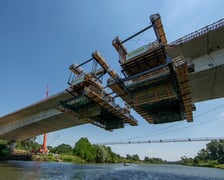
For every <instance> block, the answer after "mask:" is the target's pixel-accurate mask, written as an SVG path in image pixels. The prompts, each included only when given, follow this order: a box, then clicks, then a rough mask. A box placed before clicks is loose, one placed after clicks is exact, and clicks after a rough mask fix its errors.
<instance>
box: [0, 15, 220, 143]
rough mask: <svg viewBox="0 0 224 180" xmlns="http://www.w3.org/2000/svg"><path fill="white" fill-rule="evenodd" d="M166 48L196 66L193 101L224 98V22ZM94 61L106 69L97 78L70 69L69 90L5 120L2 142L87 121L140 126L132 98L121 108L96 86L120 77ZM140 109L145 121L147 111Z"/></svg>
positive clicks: (1, 127) (107, 126) (191, 75)
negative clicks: (106, 77) (107, 78)
mask: <svg viewBox="0 0 224 180" xmlns="http://www.w3.org/2000/svg"><path fill="white" fill-rule="evenodd" d="M166 49H167V51H168V55H169V56H171V57H172V58H175V57H177V56H180V55H183V56H184V57H185V58H189V59H190V61H189V62H190V63H191V65H193V70H192V71H191V72H190V73H189V78H190V91H191V99H192V102H199V101H205V100H209V99H215V98H221V97H224V84H223V82H222V81H223V75H224V59H223V57H224V19H222V20H220V21H218V22H216V23H214V24H212V25H209V26H207V27H205V28H202V29H200V30H198V31H196V32H193V33H191V34H189V35H187V36H185V37H183V38H180V39H178V40H177V41H175V42H172V43H170V44H167V46H166ZM92 60H94V62H95V61H97V62H98V64H99V65H100V67H101V68H100V69H96V71H95V73H94V74H91V73H90V74H87V75H82V69H80V68H79V67H80V66H79V65H74V66H71V67H70V70H71V71H72V72H73V73H74V74H76V79H74V78H73V79H72V81H71V82H70V87H69V88H68V89H66V90H65V91H62V92H60V93H58V94H56V95H53V96H51V97H49V98H48V99H45V100H42V101H40V102H37V103H35V104H33V105H31V106H28V107H25V108H23V109H21V110H18V111H16V112H13V113H10V114H7V115H5V116H3V117H0V139H7V140H13V141H21V140H25V139H28V138H31V137H35V136H37V135H40V134H43V133H46V132H52V131H56V130H60V129H64V128H68V127H72V126H79V125H82V124H86V123H91V124H93V125H96V126H98V127H101V128H104V129H106V130H113V129H116V128H123V127H124V124H129V125H131V126H136V125H137V124H138V123H137V121H136V120H135V119H134V117H133V116H132V115H131V114H130V106H129V105H130V104H131V105H132V102H129V99H128V97H127V96H124V98H123V100H124V101H125V102H126V103H127V104H129V105H127V106H125V107H120V106H119V105H117V104H115V103H114V101H113V98H115V96H111V94H110V93H107V92H106V91H105V90H104V88H105V87H102V86H101V84H100V83H96V80H97V81H99V80H100V78H101V77H102V76H103V75H104V74H105V73H108V74H109V75H110V76H111V77H112V78H115V77H116V73H115V72H114V71H112V70H111V69H110V68H109V66H108V65H107V63H106V61H105V59H104V58H103V57H102V56H101V55H100V54H99V53H98V52H95V53H93V57H92V58H91V59H90V60H87V61H86V63H88V62H90V61H92ZM127 72H128V71H127ZM77 77H78V78H77ZM93 79H94V81H92V80H93ZM122 88H123V87H122ZM124 89H125V87H124ZM202 89H203V91H202ZM127 92H128V91H127ZM112 94H113V92H112ZM117 94H118V95H119V92H117ZM128 102H129V103H128ZM136 109H137V108H136ZM138 110H139V109H137V112H140V113H142V114H143V117H144V113H145V112H142V110H139V111H138ZM191 110H192V109H191ZM149 122H150V123H153V122H152V121H151V120H149ZM154 123H155V121H154Z"/></svg>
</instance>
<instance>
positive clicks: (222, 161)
mask: <svg viewBox="0 0 224 180" xmlns="http://www.w3.org/2000/svg"><path fill="white" fill-rule="evenodd" d="M40 147H41V145H40V144H38V143H37V142H35V139H30V140H26V141H23V142H20V143H17V145H16V149H17V151H20V152H36V151H33V150H38V149H39V148H40ZM48 149H49V154H39V153H37V154H33V156H32V160H38V161H64V162H74V163H148V164H162V163H169V162H167V161H164V160H162V159H160V158H154V157H153V158H149V157H147V156H146V157H145V158H144V160H140V158H139V156H138V154H134V155H129V154H127V155H126V157H121V156H120V155H119V154H116V153H114V152H113V151H112V150H111V148H110V147H106V146H98V145H92V144H91V143H90V142H89V140H88V139H87V138H81V139H80V140H79V141H77V142H76V143H75V146H74V148H73V147H72V146H70V145H68V144H61V145H58V146H57V147H48ZM9 153H10V150H9V146H8V142H7V141H4V140H0V158H2V159H4V158H5V157H8V155H9ZM179 163H181V164H182V165H193V166H205V167H218V168H224V140H220V141H211V142H210V143H208V144H207V145H206V148H205V149H201V150H200V151H199V152H198V154H197V156H196V157H194V158H188V157H186V156H183V157H181V160H180V161H179Z"/></svg>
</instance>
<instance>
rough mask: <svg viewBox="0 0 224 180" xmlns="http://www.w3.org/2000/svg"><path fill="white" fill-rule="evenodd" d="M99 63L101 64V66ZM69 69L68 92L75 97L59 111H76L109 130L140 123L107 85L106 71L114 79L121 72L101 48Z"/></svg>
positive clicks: (78, 115) (81, 117) (80, 117)
mask: <svg viewBox="0 0 224 180" xmlns="http://www.w3.org/2000/svg"><path fill="white" fill-rule="evenodd" d="M91 61H93V62H94V64H93V66H94V68H92V72H88V73H86V72H84V70H83V69H82V67H81V66H83V65H85V64H87V63H90V62H91ZM96 63H97V64H96ZM97 65H100V68H99V69H97ZM69 69H70V70H71V75H70V78H69V81H68V84H69V88H68V89H67V92H68V93H69V94H70V95H71V98H70V99H68V100H65V101H63V102H60V104H59V105H58V107H57V109H58V110H60V111H61V112H64V113H68V114H73V115H74V116H76V117H78V118H79V119H85V120H86V121H87V122H89V123H92V124H94V125H96V126H99V127H101V128H104V129H106V130H109V131H111V130H113V129H117V128H123V127H124V124H126V123H128V124H130V125H131V126H136V125H137V121H136V120H135V119H134V117H133V116H131V115H130V111H127V107H124V108H121V107H120V106H119V105H118V104H116V103H115V102H114V98H113V97H112V96H111V95H110V93H108V92H106V90H105V88H104V87H103V84H102V81H101V78H102V77H103V76H104V75H105V74H106V73H108V74H109V75H110V76H111V77H112V78H116V77H117V74H116V73H115V72H114V71H112V70H110V69H109V65H108V64H107V62H106V60H105V59H104V58H103V56H102V55H101V54H100V53H99V52H98V51H95V52H94V53H93V54H92V57H91V58H90V59H88V60H86V61H85V62H83V63H82V64H80V65H77V64H73V65H71V66H70V67H69Z"/></svg>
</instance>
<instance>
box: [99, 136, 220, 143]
mask: <svg viewBox="0 0 224 180" xmlns="http://www.w3.org/2000/svg"><path fill="white" fill-rule="evenodd" d="M220 140H224V137H201V138H176V139H155V140H153V139H152V140H140V141H114V142H105V143H97V145H126V144H155V143H180V142H197V141H220Z"/></svg>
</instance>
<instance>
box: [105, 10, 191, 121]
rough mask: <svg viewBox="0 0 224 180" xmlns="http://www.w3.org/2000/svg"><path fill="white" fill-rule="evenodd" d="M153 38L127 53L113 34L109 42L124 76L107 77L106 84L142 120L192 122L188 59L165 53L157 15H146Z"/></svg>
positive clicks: (165, 47) (163, 37)
mask: <svg viewBox="0 0 224 180" xmlns="http://www.w3.org/2000/svg"><path fill="white" fill-rule="evenodd" d="M150 19H151V22H152V26H149V27H147V28H145V29H144V31H145V30H147V29H148V28H150V27H153V28H154V31H155V34H156V37H157V40H156V41H154V42H152V43H149V44H148V45H144V46H142V47H139V48H137V49H136V50H134V51H132V52H128V51H127V49H126V47H125V46H124V43H125V42H126V41H127V40H130V39H131V38H133V37H134V36H136V35H138V34H139V33H141V32H143V30H142V31H140V32H139V33H136V34H135V35H133V36H131V38H128V39H127V40H124V41H121V40H120V39H119V38H118V37H116V38H115V39H114V40H113V41H112V44H113V46H114V48H115V49H116V50H117V52H118V54H119V62H120V65H121V68H122V70H121V72H122V73H123V75H124V78H120V77H117V78H110V79H109V80H108V86H109V87H110V88H111V89H112V90H113V91H114V92H116V93H117V94H118V95H119V96H120V97H121V98H122V99H123V100H124V101H125V102H126V103H127V104H129V105H130V106H131V107H132V108H133V109H134V110H135V111H136V112H137V113H139V114H140V115H141V116H142V117H143V118H144V119H145V120H146V121H148V122H149V123H153V124H158V123H167V122H173V121H180V120H183V119H186V120H187V121H188V122H192V121H193V116H192V110H193V106H192V104H193V103H192V100H191V91H190V83H189V66H190V61H189V60H188V59H185V58H184V57H183V56H180V57H177V58H175V59H171V58H170V57H168V56H167V52H166V50H167V41H166V36H165V33H164V30H163V27H162V23H161V19H160V16H159V15H158V14H155V15H152V16H151V17H150Z"/></svg>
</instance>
